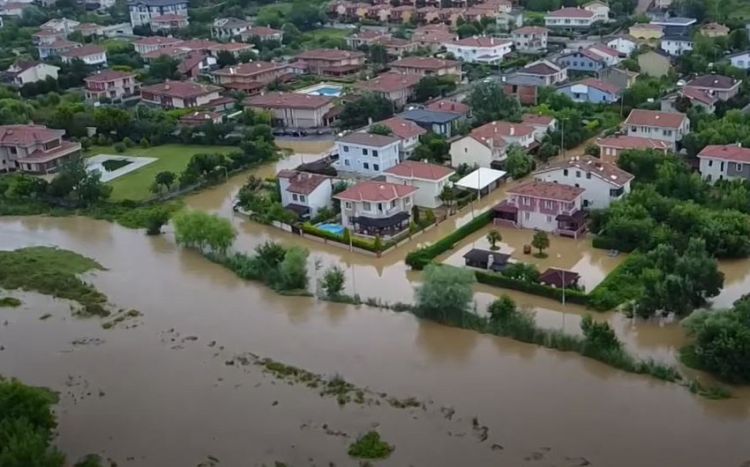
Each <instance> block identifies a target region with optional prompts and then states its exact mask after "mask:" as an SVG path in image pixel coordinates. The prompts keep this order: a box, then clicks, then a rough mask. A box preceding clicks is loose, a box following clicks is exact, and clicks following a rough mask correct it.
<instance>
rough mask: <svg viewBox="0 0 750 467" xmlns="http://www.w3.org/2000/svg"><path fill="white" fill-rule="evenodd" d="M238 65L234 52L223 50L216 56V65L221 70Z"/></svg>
mask: <svg viewBox="0 0 750 467" xmlns="http://www.w3.org/2000/svg"><path fill="white" fill-rule="evenodd" d="M236 64H237V58H236V57H235V56H234V54H233V53H232V52H230V51H228V50H221V51H219V53H218V54H216V65H218V66H219V68H224V67H228V66H232V65H236Z"/></svg>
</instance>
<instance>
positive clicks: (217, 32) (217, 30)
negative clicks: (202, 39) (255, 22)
mask: <svg viewBox="0 0 750 467" xmlns="http://www.w3.org/2000/svg"><path fill="white" fill-rule="evenodd" d="M250 26H251V24H250V23H249V22H247V21H245V20H244V19H239V18H218V19H215V20H214V24H213V26H212V27H211V37H215V38H216V39H224V40H227V39H232V38H235V37H237V36H239V35H241V34H242V33H243V32H245V31H247V30H248V29H250Z"/></svg>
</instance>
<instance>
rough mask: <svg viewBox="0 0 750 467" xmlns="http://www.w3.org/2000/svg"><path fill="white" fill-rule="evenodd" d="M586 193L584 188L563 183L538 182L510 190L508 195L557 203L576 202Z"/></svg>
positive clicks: (534, 181)
mask: <svg viewBox="0 0 750 467" xmlns="http://www.w3.org/2000/svg"><path fill="white" fill-rule="evenodd" d="M584 191H586V190H584V189H583V188H580V187H575V186H571V185H563V184H562V183H552V182H540V181H538V180H533V181H529V182H526V183H522V184H521V185H518V186H515V187H513V188H509V189H508V193H511V194H514V195H521V196H530V197H532V198H543V199H554V200H557V201H566V202H569V201H575V199H576V198H578V197H579V196H581V195H582V194H583V192H584Z"/></svg>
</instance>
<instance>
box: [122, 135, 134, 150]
mask: <svg viewBox="0 0 750 467" xmlns="http://www.w3.org/2000/svg"><path fill="white" fill-rule="evenodd" d="M122 144H124V145H125V147H128V148H132V147H133V146H135V143H134V142H133V140H132V139H130V138H128V137H127V136H126V137H125V138H123V139H122Z"/></svg>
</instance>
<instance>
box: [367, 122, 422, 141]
mask: <svg viewBox="0 0 750 467" xmlns="http://www.w3.org/2000/svg"><path fill="white" fill-rule="evenodd" d="M375 124H376V125H385V126H387V127H388V128H390V129H391V131H392V132H393V135H394V136H396V137H398V138H401V139H410V138H416V137H418V136H422V135H423V134H425V133H427V130H425V129H424V128H422V127H421V126H419V125H417V124H416V123H414V122H411V121H409V120H404V119H403V118H399V117H391V118H389V119H388V120H383V121H381V122H376V123H375Z"/></svg>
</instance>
